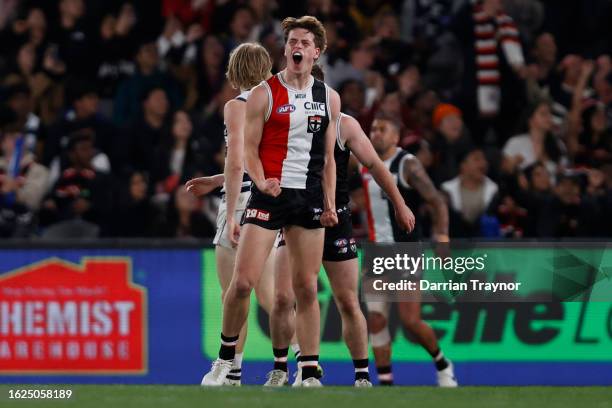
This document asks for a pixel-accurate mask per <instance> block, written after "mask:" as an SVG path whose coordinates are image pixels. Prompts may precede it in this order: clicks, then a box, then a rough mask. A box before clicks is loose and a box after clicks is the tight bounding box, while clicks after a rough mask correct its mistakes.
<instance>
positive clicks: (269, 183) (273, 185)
mask: <svg viewBox="0 0 612 408" xmlns="http://www.w3.org/2000/svg"><path fill="white" fill-rule="evenodd" d="M257 188H258V189H259V191H261V192H262V193H264V194H267V195H269V196H272V197H278V196H279V195H280V193H281V186H280V181H278V179H275V178H269V179H266V180H265V181H264V182H263V184H261V185H258V186H257Z"/></svg>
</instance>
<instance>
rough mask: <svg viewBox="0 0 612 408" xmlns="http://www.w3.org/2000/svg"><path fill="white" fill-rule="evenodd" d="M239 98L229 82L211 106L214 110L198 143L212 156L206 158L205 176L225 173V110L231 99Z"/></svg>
mask: <svg viewBox="0 0 612 408" xmlns="http://www.w3.org/2000/svg"><path fill="white" fill-rule="evenodd" d="M236 96H238V93H237V91H236V90H235V89H234V88H232V86H231V85H230V84H229V82H228V81H225V82H224V83H223V87H222V88H221V91H220V92H219V93H218V94H217V95H216V96H215V99H214V100H213V102H212V103H211V104H210V108H211V109H212V108H214V110H212V111H211V113H210V115H209V116H207V117H206V118H205V119H204V121H203V123H202V125H201V127H200V132H199V133H200V136H199V138H198V143H199V146H200V148H201V150H202V151H204V152H209V153H210V155H208V154H207V155H206V157H204V163H203V167H202V172H203V173H204V175H213V174H218V173H221V172H223V163H224V162H225V156H224V151H225V140H224V138H223V131H224V128H225V126H224V125H223V108H224V106H225V103H226V102H227V101H229V100H230V99H232V98H234V97H236Z"/></svg>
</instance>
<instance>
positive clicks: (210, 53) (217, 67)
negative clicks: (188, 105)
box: [196, 35, 225, 112]
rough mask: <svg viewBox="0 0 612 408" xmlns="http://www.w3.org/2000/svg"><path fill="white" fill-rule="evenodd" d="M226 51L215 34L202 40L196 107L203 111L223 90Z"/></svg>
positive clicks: (198, 65) (198, 66)
mask: <svg viewBox="0 0 612 408" xmlns="http://www.w3.org/2000/svg"><path fill="white" fill-rule="evenodd" d="M224 65H225V51H224V49H223V44H222V43H221V41H220V40H219V38H217V37H216V36H214V35H208V36H206V37H205V38H204V41H202V46H201V48H200V58H199V59H198V64H197V77H198V101H197V103H196V109H197V110H198V112H203V111H205V110H206V109H207V107H208V105H209V104H210V102H211V101H212V100H213V99H214V97H215V95H216V94H217V93H218V92H219V91H220V90H221V87H222V86H223V82H224V79H225V70H224Z"/></svg>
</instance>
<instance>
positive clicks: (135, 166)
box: [120, 87, 170, 187]
mask: <svg viewBox="0 0 612 408" xmlns="http://www.w3.org/2000/svg"><path fill="white" fill-rule="evenodd" d="M141 98H142V99H141V101H142V102H141V104H142V112H143V113H142V115H141V117H140V118H139V119H138V120H136V121H135V122H134V123H132V125H131V126H128V127H127V128H126V129H125V131H124V135H123V138H122V139H123V140H122V141H121V144H120V146H121V148H120V150H121V154H122V157H121V160H120V162H121V164H122V169H121V174H124V175H125V174H130V173H132V172H133V171H135V170H139V171H144V172H146V173H147V174H152V173H153V172H154V169H155V167H156V163H155V159H156V157H155V151H156V149H157V147H158V146H159V145H160V143H161V142H162V140H164V135H166V134H168V132H169V130H168V129H169V127H170V124H169V111H170V104H169V102H168V97H167V96H166V91H165V90H164V89H163V88H161V87H151V88H150V89H146V90H145V91H144V92H143V94H142V96H141ZM150 187H152V186H150Z"/></svg>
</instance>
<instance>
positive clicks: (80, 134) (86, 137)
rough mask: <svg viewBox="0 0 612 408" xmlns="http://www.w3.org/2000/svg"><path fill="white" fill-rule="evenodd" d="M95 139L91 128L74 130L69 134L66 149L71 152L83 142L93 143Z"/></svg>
mask: <svg viewBox="0 0 612 408" xmlns="http://www.w3.org/2000/svg"><path fill="white" fill-rule="evenodd" d="M94 140H95V136H94V133H93V131H92V130H90V129H81V130H77V131H76V132H73V133H71V134H70V136H68V146H66V149H67V150H68V151H69V152H71V151H73V150H74V148H75V147H76V146H77V145H78V144H79V143H82V142H91V143H93V142H94Z"/></svg>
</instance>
